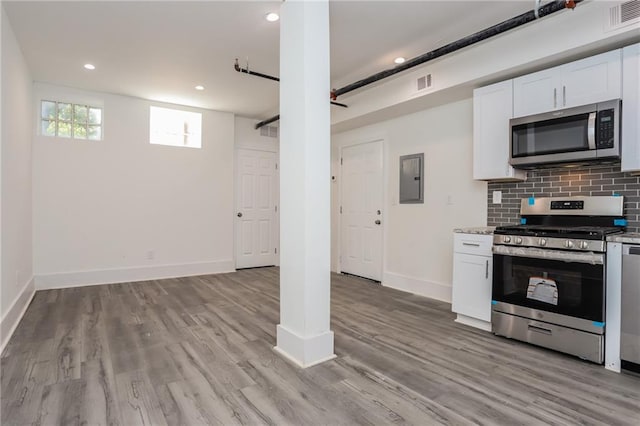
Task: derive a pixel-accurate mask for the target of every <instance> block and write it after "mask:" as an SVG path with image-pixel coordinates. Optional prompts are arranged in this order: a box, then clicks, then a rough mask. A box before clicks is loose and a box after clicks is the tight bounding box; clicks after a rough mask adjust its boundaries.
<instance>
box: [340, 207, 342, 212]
mask: <svg viewBox="0 0 640 426" xmlns="http://www.w3.org/2000/svg"><path fill="white" fill-rule="evenodd" d="M340 214H342V206H340Z"/></svg>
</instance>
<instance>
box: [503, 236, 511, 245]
mask: <svg viewBox="0 0 640 426" xmlns="http://www.w3.org/2000/svg"><path fill="white" fill-rule="evenodd" d="M502 241H503V242H505V243H510V242H511V237H509V236H508V235H505V236H504V237H503V238H502Z"/></svg>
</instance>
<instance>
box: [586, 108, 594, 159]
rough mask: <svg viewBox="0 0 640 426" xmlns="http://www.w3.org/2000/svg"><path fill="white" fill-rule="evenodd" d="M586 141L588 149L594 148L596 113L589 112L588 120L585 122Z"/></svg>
mask: <svg viewBox="0 0 640 426" xmlns="http://www.w3.org/2000/svg"><path fill="white" fill-rule="evenodd" d="M587 142H588V143H589V149H590V150H594V149H596V113H595V112H592V113H589V121H588V123H587Z"/></svg>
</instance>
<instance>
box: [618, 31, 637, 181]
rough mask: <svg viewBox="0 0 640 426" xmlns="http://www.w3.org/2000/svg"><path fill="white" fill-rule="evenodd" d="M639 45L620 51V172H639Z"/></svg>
mask: <svg viewBox="0 0 640 426" xmlns="http://www.w3.org/2000/svg"><path fill="white" fill-rule="evenodd" d="M638 75H640V43H638V44H634V45H632V46H627V47H625V48H624V49H623V50H622V144H621V148H622V171H623V172H631V171H638V170H640V83H639V82H638V80H639V79H638Z"/></svg>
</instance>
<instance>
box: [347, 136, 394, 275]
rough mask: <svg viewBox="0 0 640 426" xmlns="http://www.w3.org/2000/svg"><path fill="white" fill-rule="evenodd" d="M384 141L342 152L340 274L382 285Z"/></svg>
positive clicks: (350, 148) (349, 148)
mask: <svg viewBox="0 0 640 426" xmlns="http://www.w3.org/2000/svg"><path fill="white" fill-rule="evenodd" d="M382 161H383V160H382V141H375V142H369V143H364V144H360V145H353V146H348V147H344V148H343V149H342V157H341V162H342V173H341V179H342V201H341V207H340V208H341V211H342V213H341V232H340V242H341V243H340V245H341V247H340V259H341V270H342V272H346V273H349V274H354V275H359V276H361V277H365V278H369V279H372V280H376V281H382V229H383V215H382V213H383V212H382V203H383V189H382V188H383V183H384V182H383V170H382Z"/></svg>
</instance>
